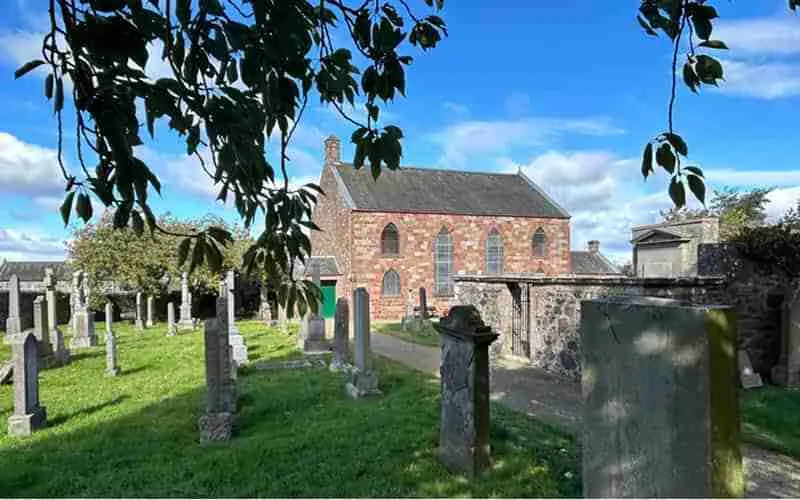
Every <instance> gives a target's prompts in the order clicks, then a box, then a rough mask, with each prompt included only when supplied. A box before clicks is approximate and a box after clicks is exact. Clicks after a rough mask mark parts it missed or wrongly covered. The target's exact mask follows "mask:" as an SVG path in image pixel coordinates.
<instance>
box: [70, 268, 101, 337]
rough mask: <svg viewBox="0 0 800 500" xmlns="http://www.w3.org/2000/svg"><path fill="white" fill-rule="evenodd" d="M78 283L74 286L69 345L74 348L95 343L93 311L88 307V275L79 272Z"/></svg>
mask: <svg viewBox="0 0 800 500" xmlns="http://www.w3.org/2000/svg"><path fill="white" fill-rule="evenodd" d="M79 273H80V274H79V276H78V277H79V280H80V281H79V285H78V287H77V288H76V295H75V310H74V312H73V315H72V316H73V323H72V326H73V329H74V330H73V332H72V341H71V342H70V346H71V347H72V348H74V349H81V348H85V347H92V346H96V345H97V334H96V333H95V329H94V313H93V312H92V310H91V309H90V308H89V277H88V276H87V274H86V273H84V272H79Z"/></svg>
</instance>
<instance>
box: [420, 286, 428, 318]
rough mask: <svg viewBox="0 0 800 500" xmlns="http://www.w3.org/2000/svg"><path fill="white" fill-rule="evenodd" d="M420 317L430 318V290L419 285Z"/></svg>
mask: <svg viewBox="0 0 800 500" xmlns="http://www.w3.org/2000/svg"><path fill="white" fill-rule="evenodd" d="M419 317H420V318H422V319H428V292H427V291H425V287H424V286H421V287H419Z"/></svg>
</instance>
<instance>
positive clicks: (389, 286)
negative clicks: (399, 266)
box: [381, 269, 400, 297]
mask: <svg viewBox="0 0 800 500" xmlns="http://www.w3.org/2000/svg"><path fill="white" fill-rule="evenodd" d="M381 295H383V296H384V297H399V296H400V275H399V274H397V271H395V270H394V269H390V270H388V271H386V273H385V274H384V275H383V284H382V285H381Z"/></svg>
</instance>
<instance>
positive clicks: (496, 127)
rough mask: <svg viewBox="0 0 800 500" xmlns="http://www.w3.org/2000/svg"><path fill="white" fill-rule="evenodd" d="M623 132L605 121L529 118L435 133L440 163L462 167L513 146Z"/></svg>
mask: <svg viewBox="0 0 800 500" xmlns="http://www.w3.org/2000/svg"><path fill="white" fill-rule="evenodd" d="M622 132H623V131H622V130H621V129H619V128H618V127H615V126H613V125H612V124H611V123H610V122H609V121H608V120H607V119H602V118H576V119H560V118H526V119H521V120H505V121H464V122H460V123H457V124H455V125H451V126H449V127H447V128H445V129H444V130H443V131H442V132H439V133H436V134H433V135H431V136H430V139H431V140H432V141H434V142H435V143H437V144H439V145H440V146H441V148H442V156H441V158H440V159H439V163H440V164H442V165H444V166H447V167H461V166H463V165H464V164H465V163H466V162H467V159H468V158H470V157H472V156H474V155H478V154H494V155H497V154H508V153H509V152H510V150H511V149H512V148H514V147H518V146H525V147H535V146H542V145H544V144H546V143H548V142H550V141H552V140H553V139H555V138H557V137H559V136H561V135H563V134H566V133H575V134H583V135H597V136H601V135H612V134H619V133H622Z"/></svg>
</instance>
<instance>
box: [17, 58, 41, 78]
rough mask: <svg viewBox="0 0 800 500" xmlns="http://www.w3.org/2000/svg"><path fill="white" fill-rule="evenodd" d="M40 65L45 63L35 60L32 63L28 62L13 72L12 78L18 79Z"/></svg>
mask: <svg viewBox="0 0 800 500" xmlns="http://www.w3.org/2000/svg"><path fill="white" fill-rule="evenodd" d="M42 64H45V62H44V61H42V60H41V59H36V60H34V61H28V62H26V63H25V64H23V65H22V66H20V67H19V69H18V70H16V71H15V72H14V78H15V79H17V78H20V77H21V76H23V75H25V74H26V73H29V72H30V71H32V70H34V69H36V68H38V67H39V66H41V65H42Z"/></svg>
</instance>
